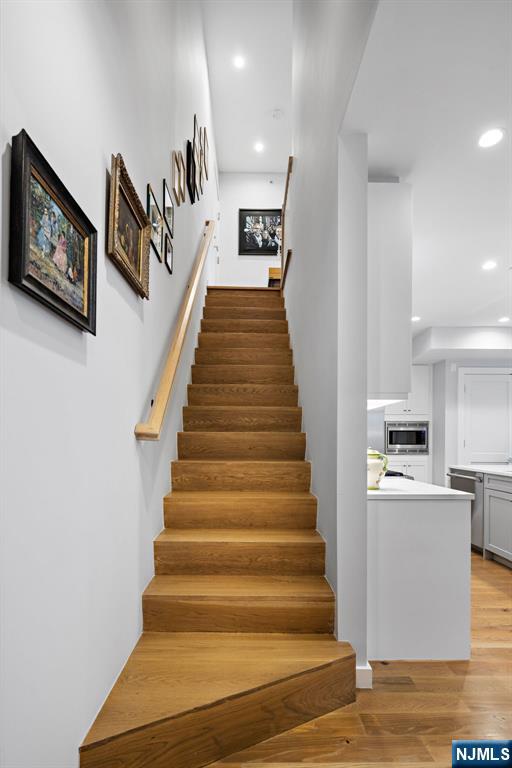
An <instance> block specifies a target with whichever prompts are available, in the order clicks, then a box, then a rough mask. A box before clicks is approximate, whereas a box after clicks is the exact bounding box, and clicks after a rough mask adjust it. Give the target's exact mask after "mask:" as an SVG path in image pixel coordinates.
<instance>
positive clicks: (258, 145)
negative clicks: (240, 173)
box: [254, 141, 265, 152]
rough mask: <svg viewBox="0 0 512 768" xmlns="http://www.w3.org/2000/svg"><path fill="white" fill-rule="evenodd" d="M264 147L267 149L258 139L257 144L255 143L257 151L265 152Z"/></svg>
mask: <svg viewBox="0 0 512 768" xmlns="http://www.w3.org/2000/svg"><path fill="white" fill-rule="evenodd" d="M264 149H265V147H264V145H263V144H262V143H261V141H257V142H256V144H255V145H254V151H255V152H263V150H264Z"/></svg>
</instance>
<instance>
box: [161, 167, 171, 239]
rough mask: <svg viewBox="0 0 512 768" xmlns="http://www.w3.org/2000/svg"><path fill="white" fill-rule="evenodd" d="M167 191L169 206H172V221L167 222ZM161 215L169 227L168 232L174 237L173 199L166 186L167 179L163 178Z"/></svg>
mask: <svg viewBox="0 0 512 768" xmlns="http://www.w3.org/2000/svg"><path fill="white" fill-rule="evenodd" d="M166 192H167V195H168V196H169V200H170V201H171V208H172V222H169V219H168V218H167V216H166V215H165V193H166ZM162 211H163V213H162V216H163V219H164V223H165V224H167V227H168V229H169V232H170V233H171V237H174V200H173V199H172V195H171V193H170V191H169V187H168V186H167V181H166V180H165V179H164V180H163V185H162Z"/></svg>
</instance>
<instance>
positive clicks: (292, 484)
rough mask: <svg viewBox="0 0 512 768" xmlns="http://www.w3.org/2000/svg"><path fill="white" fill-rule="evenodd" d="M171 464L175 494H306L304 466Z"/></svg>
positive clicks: (307, 471) (307, 467) (306, 467)
mask: <svg viewBox="0 0 512 768" xmlns="http://www.w3.org/2000/svg"><path fill="white" fill-rule="evenodd" d="M278 469H279V472H278V473H276V466H275V464H273V463H272V464H267V463H266V462H250V461H249V462H233V463H230V462H226V465H224V462H220V466H218V463H217V462H208V461H195V462H181V461H174V462H172V470H171V477H172V487H173V489H174V490H175V491H203V490H204V491H208V490H210V491H275V490H279V491H309V487H310V483H311V467H310V465H309V463H308V462H297V464H293V465H290V464H288V463H287V462H283V463H282V464H281V465H280V466H279V468H278Z"/></svg>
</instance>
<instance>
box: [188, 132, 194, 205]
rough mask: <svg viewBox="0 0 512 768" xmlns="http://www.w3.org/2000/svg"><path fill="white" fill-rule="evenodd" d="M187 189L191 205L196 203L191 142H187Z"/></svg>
mask: <svg viewBox="0 0 512 768" xmlns="http://www.w3.org/2000/svg"><path fill="white" fill-rule="evenodd" d="M187 189H188V194H189V196H190V202H191V203H192V204H193V203H195V201H196V164H195V162H194V151H193V148H192V142H191V141H187Z"/></svg>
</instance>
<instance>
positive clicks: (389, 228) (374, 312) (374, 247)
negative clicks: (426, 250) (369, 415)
mask: <svg viewBox="0 0 512 768" xmlns="http://www.w3.org/2000/svg"><path fill="white" fill-rule="evenodd" d="M411 218H412V217H411V188H410V186H409V185H408V184H392V183H387V182H370V183H369V184H368V398H371V399H388V400H393V399H398V398H400V397H403V398H404V399H405V398H407V397H408V393H409V392H410V391H411V363H412V357H411V348H412V340H411V307H412V299H411V294H412V222H411Z"/></svg>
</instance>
